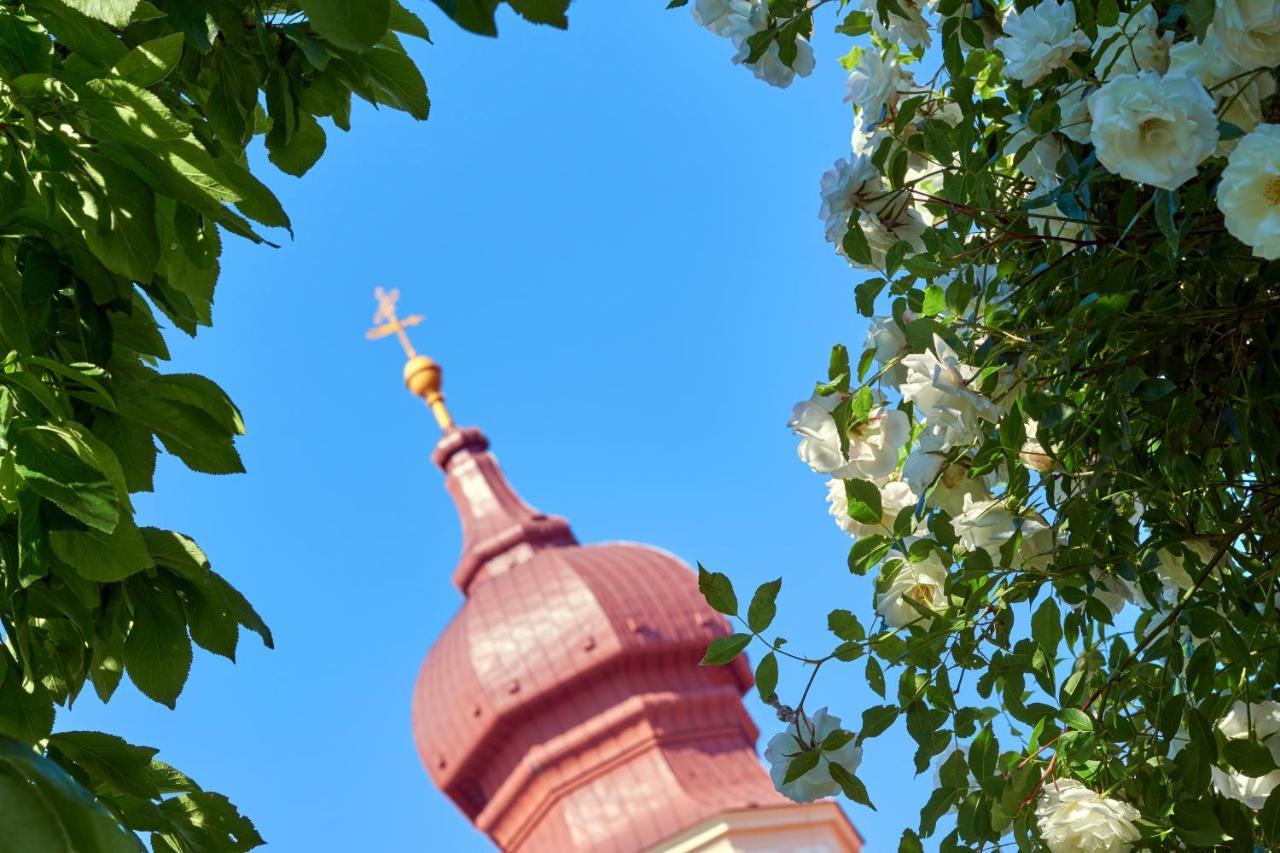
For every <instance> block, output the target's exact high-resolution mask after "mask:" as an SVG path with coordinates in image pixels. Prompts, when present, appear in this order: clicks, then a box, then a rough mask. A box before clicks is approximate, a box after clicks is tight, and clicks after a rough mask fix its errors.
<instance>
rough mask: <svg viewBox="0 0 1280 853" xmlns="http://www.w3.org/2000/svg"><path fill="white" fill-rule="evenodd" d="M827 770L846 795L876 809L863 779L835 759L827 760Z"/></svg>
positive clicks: (856, 801)
mask: <svg viewBox="0 0 1280 853" xmlns="http://www.w3.org/2000/svg"><path fill="white" fill-rule="evenodd" d="M827 772H828V773H830V774H831V778H832V779H834V780H835V781H836V783H837V784H838V785H839V786H840V790H841V791H843V792H844V795H845V796H846V797H848V798H849V799H851V800H853V801H854V802H855V803H860V804H862V805H864V806H866V807H867V808H869V809H871V810H872V811H875V810H876V807H875V805H873V804H872V802H871V798H870V797H869V796H867V786H866V785H863V784H862V780H861V779H859V778H858V777H857V776H855V775H853V774H852V773H850V772H849V771H848V770H845V769H844V768H843V767H841V766H840V765H839V764H837V763H835V762H834V761H828V762H827Z"/></svg>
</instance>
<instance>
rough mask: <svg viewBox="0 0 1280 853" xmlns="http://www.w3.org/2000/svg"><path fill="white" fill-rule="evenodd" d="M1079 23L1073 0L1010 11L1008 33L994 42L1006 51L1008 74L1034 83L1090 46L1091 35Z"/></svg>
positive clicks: (1051, 0) (1048, 0)
mask: <svg viewBox="0 0 1280 853" xmlns="http://www.w3.org/2000/svg"><path fill="white" fill-rule="evenodd" d="M1075 27H1076V10H1075V7H1074V6H1072V5H1071V4H1070V3H1056V2H1054V0H1042V2H1040V3H1037V4H1036V5H1034V6H1031V7H1029V8H1026V9H1023V10H1022V11H1021V12H1018V11H1017V10H1012V11H1010V12H1009V14H1008V15H1007V16H1006V17H1005V19H1004V31H1005V32H1006V33H1008V35H1005V36H1001V37H1000V38H998V39H996V40H995V43H994V46H995V49H996V50H998V51H1000V52H1001V53H1002V54H1004V69H1005V74H1006V75H1007V76H1009V77H1012V78H1013V79H1015V80H1018V81H1020V82H1021V83H1022V85H1024V86H1030V85H1031V84H1032V83H1035V82H1036V81H1037V80H1039V79H1040V78H1041V77H1043V76H1045V75H1046V74H1048V73H1049V72H1050V71H1053V70H1054V69H1057V68H1061V67H1062V66H1064V65H1066V64H1067V60H1068V59H1070V58H1071V54H1073V53H1075V52H1077V51H1081V50H1086V49H1088V47H1089V37H1088V36H1086V35H1085V34H1084V33H1082V32H1080V31H1079V30H1077V29H1076V28H1075Z"/></svg>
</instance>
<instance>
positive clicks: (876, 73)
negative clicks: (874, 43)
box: [845, 48, 916, 127]
mask: <svg viewBox="0 0 1280 853" xmlns="http://www.w3.org/2000/svg"><path fill="white" fill-rule="evenodd" d="M915 88H916V81H915V79H914V78H913V77H912V76H911V72H909V71H907V70H906V69H904V68H903V67H902V65H901V63H899V62H898V55H897V50H896V48H894V49H891V51H890V52H889V53H888V54H887V55H881V53H880V51H879V50H876V49H872V50H865V51H863V52H862V58H861V59H859V60H858V64H857V66H855V67H854V69H853V71H852V72H850V74H849V79H848V81H846V83H845V91H846V96H845V100H846V101H849V102H850V103H851V104H853V107H854V109H855V110H856V111H857V112H858V114H859V115H860V116H861V117H862V121H861V126H862V127H875V126H877V125H879V124H882V123H883V122H884V121H885V120H886V119H887V118H888V117H889V116H890V114H891V113H892V112H893V111H894V109H895V108H896V107H897V105H898V97H899V96H900V95H901V94H902V93H903V92H909V91H911V90H913V89H915Z"/></svg>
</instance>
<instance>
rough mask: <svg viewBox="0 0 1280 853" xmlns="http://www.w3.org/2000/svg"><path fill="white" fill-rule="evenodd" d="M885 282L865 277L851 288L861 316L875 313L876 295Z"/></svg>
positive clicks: (882, 288) (880, 279)
mask: <svg viewBox="0 0 1280 853" xmlns="http://www.w3.org/2000/svg"><path fill="white" fill-rule="evenodd" d="M863 239H866V238H863ZM868 252H870V250H868ZM885 284H886V282H885V280H884V279H882V278H872V279H867V280H866V281H864V282H862V283H861V284H859V285H858V286H857V287H855V288H854V289H853V295H854V300H855V301H856V302H857V305H858V313H859V314H861V315H862V316H863V317H870V316H871V315H873V314H875V312H876V309H875V304H876V297H878V296H879V295H880V292H881V291H882V290H884V286H885Z"/></svg>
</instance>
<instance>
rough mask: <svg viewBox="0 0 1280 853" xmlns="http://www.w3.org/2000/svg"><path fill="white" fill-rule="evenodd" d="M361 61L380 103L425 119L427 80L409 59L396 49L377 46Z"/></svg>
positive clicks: (427, 111) (429, 106) (427, 103)
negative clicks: (369, 76)
mask: <svg viewBox="0 0 1280 853" xmlns="http://www.w3.org/2000/svg"><path fill="white" fill-rule="evenodd" d="M364 60H365V64H366V65H367V66H368V67H369V73H370V75H372V77H373V82H374V85H375V86H376V87H377V93H378V101H379V102H380V103H383V104H386V105H387V106H390V107H395V108H396V109H398V110H404V111H405V112H407V113H408V114H409V115H411V116H413V117H414V118H416V119H418V120H419V121H426V119H427V116H428V114H430V112H431V99H430V98H428V97H427V82H426V81H425V80H424V79H422V72H421V71H419V70H418V66H416V65H414V64H413V60H412V59H410V58H409V57H408V56H406V55H405V54H403V53H401V52H400V51H397V50H391V49H389V48H383V47H379V48H375V49H374V50H372V51H370V52H369V53H367V54H366V55H365V57H364Z"/></svg>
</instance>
